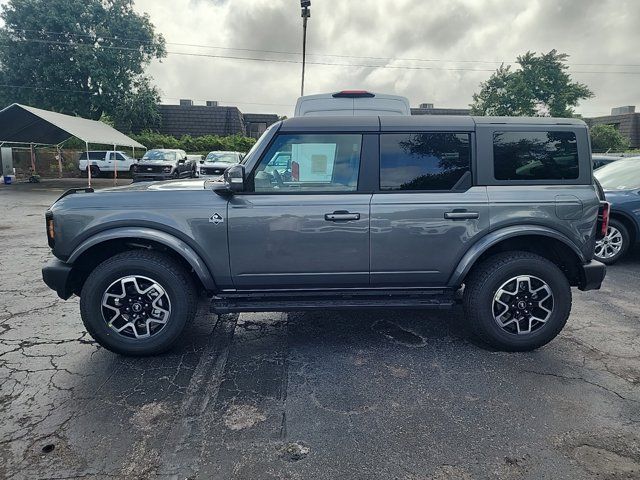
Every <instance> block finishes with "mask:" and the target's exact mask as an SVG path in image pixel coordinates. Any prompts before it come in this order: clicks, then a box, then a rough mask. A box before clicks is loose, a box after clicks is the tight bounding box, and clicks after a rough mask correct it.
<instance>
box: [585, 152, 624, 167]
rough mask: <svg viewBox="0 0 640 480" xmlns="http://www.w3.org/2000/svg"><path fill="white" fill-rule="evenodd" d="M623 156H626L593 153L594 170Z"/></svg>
mask: <svg viewBox="0 0 640 480" xmlns="http://www.w3.org/2000/svg"><path fill="white" fill-rule="evenodd" d="M622 158H624V157H619V156H615V155H591V159H592V161H593V169H594V170H597V169H598V168H600V167H604V166H605V165H609V164H610V163H613V162H615V161H616V160H620V159H622Z"/></svg>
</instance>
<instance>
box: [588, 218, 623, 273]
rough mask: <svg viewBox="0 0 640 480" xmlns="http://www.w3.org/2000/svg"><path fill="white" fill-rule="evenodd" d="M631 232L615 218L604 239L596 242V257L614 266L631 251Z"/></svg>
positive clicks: (610, 222) (611, 221) (610, 221)
mask: <svg viewBox="0 0 640 480" xmlns="http://www.w3.org/2000/svg"><path fill="white" fill-rule="evenodd" d="M629 242H630V238H629V230H627V227H625V226H624V224H623V223H622V222H620V221H618V220H616V219H614V218H612V219H611V220H609V227H608V228H607V234H606V235H605V237H604V238H602V239H600V240H598V241H597V242H596V250H595V253H594V255H595V257H596V259H597V260H599V261H601V262H602V263H606V264H607V265H613V264H614V263H616V262H617V261H618V260H620V258H621V257H622V256H623V255H624V254H625V253H626V252H627V250H628V249H629Z"/></svg>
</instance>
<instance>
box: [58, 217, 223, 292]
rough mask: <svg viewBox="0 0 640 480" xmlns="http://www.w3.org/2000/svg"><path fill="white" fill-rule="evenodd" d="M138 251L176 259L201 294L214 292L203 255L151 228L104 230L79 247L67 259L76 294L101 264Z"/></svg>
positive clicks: (212, 280) (167, 234)
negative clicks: (130, 251) (70, 267)
mask: <svg viewBox="0 0 640 480" xmlns="http://www.w3.org/2000/svg"><path fill="white" fill-rule="evenodd" d="M136 248H141V249H149V250H158V251H162V252H164V253H166V254H168V255H169V256H171V257H173V258H175V259H176V260H177V261H178V262H180V263H181V264H182V265H183V266H184V267H185V268H186V269H187V271H190V272H192V275H193V277H194V279H195V280H196V281H197V284H198V286H199V287H200V288H201V290H206V291H215V290H216V285H215V281H214V279H213V276H212V275H211V272H210V270H209V268H208V267H207V265H206V264H205V262H204V261H203V260H202V258H201V257H200V255H198V253H197V252H196V251H195V250H194V249H193V248H191V247H190V246H189V245H188V244H187V243H185V242H184V241H182V240H180V239H179V238H176V237H175V236H173V235H171V234H169V233H166V232H162V231H159V230H155V229H152V228H138V227H135V228H134V227H121V228H113V229H109V230H104V231H102V232H99V233H97V234H95V235H93V236H91V237H90V238H88V239H86V240H84V241H83V242H82V243H81V244H80V245H78V246H77V247H76V248H75V249H74V251H73V252H72V253H71V255H70V256H69V258H68V259H67V263H69V264H72V265H73V271H72V280H73V285H74V291H75V293H76V294H78V293H79V291H80V290H81V289H82V285H83V284H84V281H85V280H86V278H87V276H88V275H89V273H91V271H93V269H94V268H95V267H96V266H97V265H98V264H99V263H101V262H102V261H104V260H106V259H107V258H109V257H110V256H113V255H115V254H117V253H120V252H123V251H127V250H134V249H136Z"/></svg>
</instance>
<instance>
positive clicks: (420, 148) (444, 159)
mask: <svg viewBox="0 0 640 480" xmlns="http://www.w3.org/2000/svg"><path fill="white" fill-rule="evenodd" d="M470 143H471V142H470V135H469V134H468V133H447V132H434V133H400V134H395V133H394V134H391V133H388V134H387V133H385V134H382V135H380V189H381V190H383V191H394V190H423V191H429V190H444V191H448V190H451V189H453V188H454V187H455V186H456V185H457V184H459V182H460V181H461V180H462V179H463V177H465V176H468V175H467V174H468V172H471V147H470Z"/></svg>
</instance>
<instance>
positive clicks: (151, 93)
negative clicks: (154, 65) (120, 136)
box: [113, 77, 162, 132]
mask: <svg viewBox="0 0 640 480" xmlns="http://www.w3.org/2000/svg"><path fill="white" fill-rule="evenodd" d="M158 103H160V94H159V93H158V90H157V89H156V88H155V87H153V86H151V84H150V83H149V79H147V78H145V77H142V78H140V79H138V80H137V81H136V82H135V83H134V87H133V89H132V90H130V91H128V92H125V93H124V94H123V96H122V98H121V100H120V102H119V103H118V105H117V106H116V108H115V110H114V112H113V124H114V127H115V128H116V129H117V130H120V131H122V132H140V131H141V130H144V129H152V128H158V127H159V126H160V122H161V120H162V118H161V116H160V112H159V111H158Z"/></svg>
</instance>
